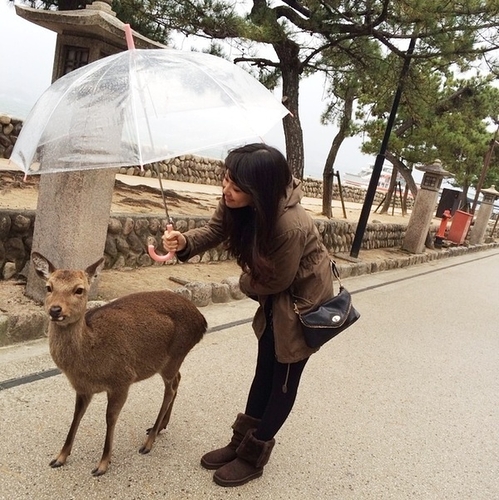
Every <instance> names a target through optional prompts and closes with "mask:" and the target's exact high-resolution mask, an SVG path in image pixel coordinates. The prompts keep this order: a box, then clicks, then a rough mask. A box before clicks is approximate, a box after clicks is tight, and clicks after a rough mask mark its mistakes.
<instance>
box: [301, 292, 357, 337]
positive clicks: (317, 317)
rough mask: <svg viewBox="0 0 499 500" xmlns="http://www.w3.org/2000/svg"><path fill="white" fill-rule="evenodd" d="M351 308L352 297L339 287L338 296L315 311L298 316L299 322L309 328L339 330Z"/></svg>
mask: <svg viewBox="0 0 499 500" xmlns="http://www.w3.org/2000/svg"><path fill="white" fill-rule="evenodd" d="M351 307H352V297H351V295H350V293H349V292H348V291H347V290H346V288H343V287H341V288H340V291H339V293H338V295H336V297H333V298H332V299H329V300H328V301H327V302H324V303H323V304H321V305H320V306H319V308H318V309H316V310H315V311H312V312H309V313H307V314H299V318H300V321H301V322H302V323H303V324H304V325H305V326H308V327H311V328H339V327H341V326H343V324H344V323H345V321H346V320H347V319H348V316H349V314H350V309H351Z"/></svg>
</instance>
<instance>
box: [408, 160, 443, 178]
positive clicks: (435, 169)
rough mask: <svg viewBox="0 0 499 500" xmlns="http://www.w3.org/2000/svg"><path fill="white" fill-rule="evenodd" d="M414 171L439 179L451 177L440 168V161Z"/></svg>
mask: <svg viewBox="0 0 499 500" xmlns="http://www.w3.org/2000/svg"><path fill="white" fill-rule="evenodd" d="M416 169H417V170H421V171H422V172H427V173H429V174H434V175H439V176H441V177H452V174H451V173H450V172H448V171H447V170H445V169H444V168H443V167H442V160H438V159H437V160H435V161H434V162H433V163H430V164H428V165H422V166H420V167H416Z"/></svg>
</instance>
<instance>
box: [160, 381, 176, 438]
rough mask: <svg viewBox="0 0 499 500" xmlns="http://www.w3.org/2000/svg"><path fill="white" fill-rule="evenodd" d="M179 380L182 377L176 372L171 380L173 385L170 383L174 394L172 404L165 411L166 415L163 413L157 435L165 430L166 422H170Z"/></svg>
mask: <svg viewBox="0 0 499 500" xmlns="http://www.w3.org/2000/svg"><path fill="white" fill-rule="evenodd" d="M181 378H182V377H181V376H180V372H178V373H177V376H176V377H175V378H174V379H173V383H172V389H173V391H174V393H173V399H172V402H171V403H170V406H168V410H166V413H165V416H164V417H163V421H162V422H161V425H160V426H159V429H158V434H159V433H160V432H161V431H162V430H163V429H166V426H167V425H168V422H169V421H170V417H171V414H172V408H173V403H175V399H176V397H177V389H178V386H179V384H180V379H181ZM158 416H159V415H158Z"/></svg>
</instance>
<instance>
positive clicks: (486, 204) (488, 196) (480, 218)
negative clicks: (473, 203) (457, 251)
mask: <svg viewBox="0 0 499 500" xmlns="http://www.w3.org/2000/svg"><path fill="white" fill-rule="evenodd" d="M481 193H482V194H483V200H482V203H481V204H480V208H479V210H478V213H477V216H476V219H475V223H474V224H473V227H472V228H471V232H470V243H471V244H472V245H477V244H480V243H483V240H484V237H485V232H486V231H487V226H488V224H489V220H490V216H491V215H492V210H493V208H494V201H496V200H497V198H498V197H499V192H497V191H496V189H495V186H490V188H489V189H482V190H481Z"/></svg>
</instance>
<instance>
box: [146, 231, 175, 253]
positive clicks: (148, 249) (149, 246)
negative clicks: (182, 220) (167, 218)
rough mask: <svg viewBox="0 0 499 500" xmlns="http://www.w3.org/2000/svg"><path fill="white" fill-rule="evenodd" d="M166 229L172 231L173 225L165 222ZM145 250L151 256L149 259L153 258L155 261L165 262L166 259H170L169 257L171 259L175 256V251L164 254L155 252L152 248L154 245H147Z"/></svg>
mask: <svg viewBox="0 0 499 500" xmlns="http://www.w3.org/2000/svg"><path fill="white" fill-rule="evenodd" d="M166 230H167V231H168V232H170V231H172V230H173V225H172V224H167V225H166ZM147 252H148V253H149V256H150V257H151V259H152V260H155V261H156V262H166V261H167V260H171V259H173V257H175V252H168V253H167V254H166V255H158V254H157V253H156V249H155V248H154V245H148V246H147Z"/></svg>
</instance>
